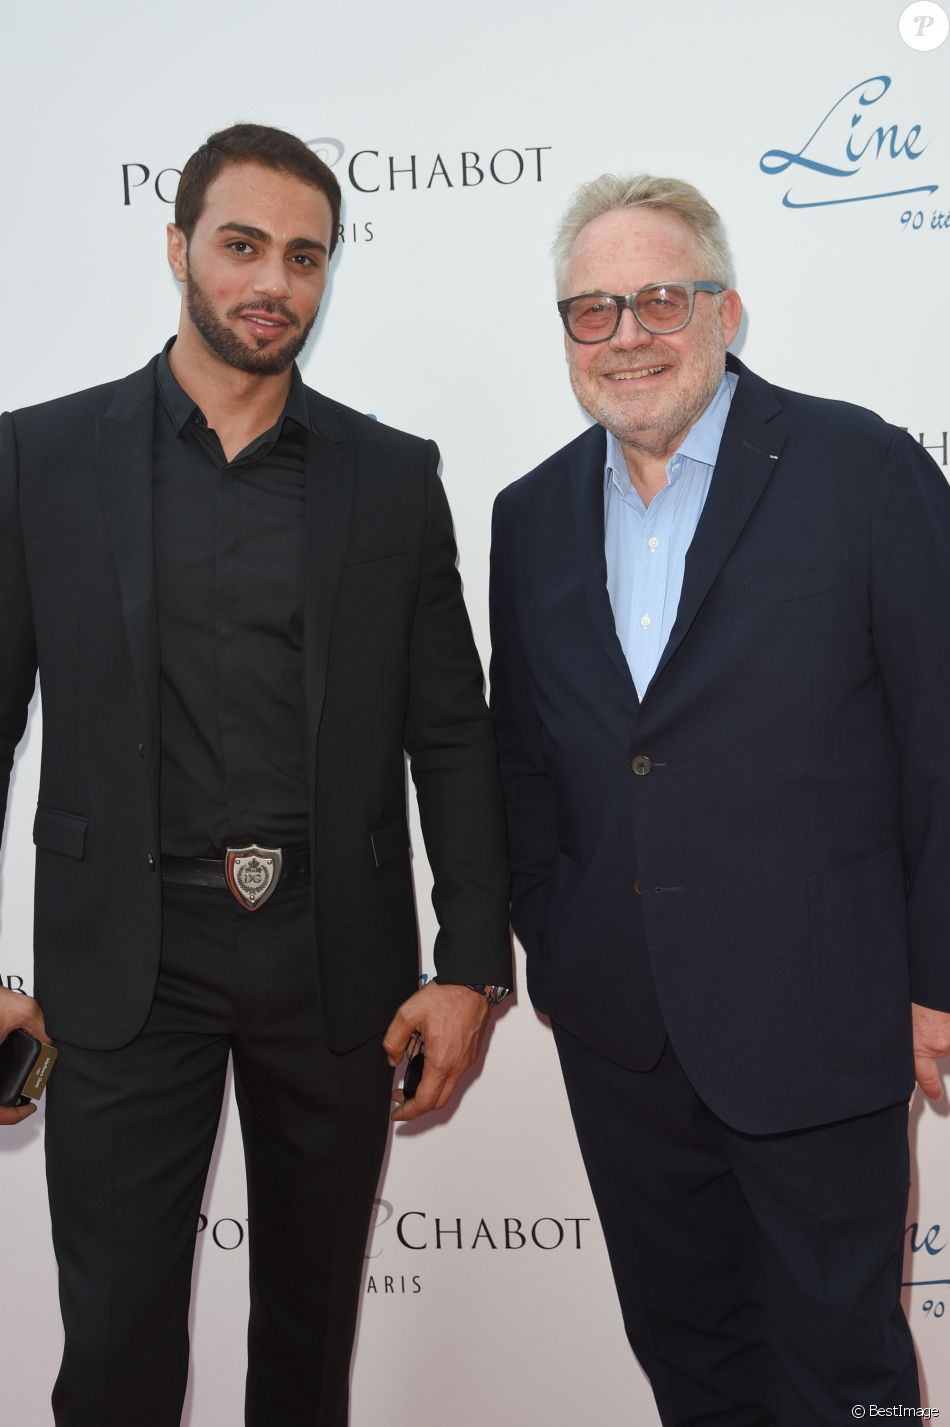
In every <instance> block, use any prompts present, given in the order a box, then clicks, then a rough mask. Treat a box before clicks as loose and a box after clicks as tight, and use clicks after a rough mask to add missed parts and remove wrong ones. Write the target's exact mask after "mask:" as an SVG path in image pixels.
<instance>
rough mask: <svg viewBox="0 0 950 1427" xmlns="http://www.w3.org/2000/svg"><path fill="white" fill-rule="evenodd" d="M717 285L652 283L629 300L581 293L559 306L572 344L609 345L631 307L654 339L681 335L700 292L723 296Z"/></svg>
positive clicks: (606, 294)
mask: <svg viewBox="0 0 950 1427" xmlns="http://www.w3.org/2000/svg"><path fill="white" fill-rule="evenodd" d="M724 291H725V288H724V287H723V286H722V284H721V283H718V282H705V281H704V282H651V283H650V285H649V287H638V288H637V290H636V292H628V293H627V295H626V297H617V296H615V295H614V294H612V293H609V292H582V293H581V294H580V295H579V296H578V297H565V298H562V299H561V301H560V302H559V303H558V305H557V310H558V312H560V314H561V321H562V322H563V323H564V326H565V328H566V330H567V335H568V336H569V337H570V339H571V341H572V342H580V343H582V344H584V345H591V344H592V343H594V342H609V341H610V339H611V337H612V336H613V335H614V333H615V332H616V330H617V328H618V327H619V326H620V319H621V317H622V316H623V310H624V308H625V307H629V309H630V311H631V312H632V313H633V315H634V317H635V318H636V319H637V321H638V322H639V324H640V326H641V327H642V328H643V329H644V331H645V332H652V333H654V334H655V335H660V334H665V333H667V332H681V331H682V330H683V328H684V327H686V326H688V325H689V321H690V318H691V317H692V315H693V299H694V298H695V296H696V293H697V292H724Z"/></svg>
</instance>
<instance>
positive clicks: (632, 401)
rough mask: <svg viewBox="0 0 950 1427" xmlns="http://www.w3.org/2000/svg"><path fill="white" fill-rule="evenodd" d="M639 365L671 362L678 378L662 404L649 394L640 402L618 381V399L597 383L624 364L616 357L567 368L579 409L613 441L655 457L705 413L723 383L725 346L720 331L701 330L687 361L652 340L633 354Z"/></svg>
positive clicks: (673, 444) (667, 450)
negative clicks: (583, 367) (601, 375)
mask: <svg viewBox="0 0 950 1427" xmlns="http://www.w3.org/2000/svg"><path fill="white" fill-rule="evenodd" d="M637 361H638V364H640V365H643V366H651V365H652V366H662V365H667V364H669V365H670V366H671V368H672V370H673V371H674V372H676V374H677V380H676V383H675V385H674V386H673V388H672V390H670V391H669V392H668V393H667V394H666V396H665V398H664V400H663V401H662V402H659V401H655V400H654V399H653V398H652V395H651V393H650V392H649V391H648V390H647V391H644V393H643V398H644V400H643V401H642V403H641V402H640V401H639V400H638V394H637V392H636V389H635V388H636V382H631V383H630V388H633V389H632V390H630V389H628V387H627V384H625V383H618V385H617V391H616V395H614V394H613V393H612V392H611V391H610V389H609V387H608V389H607V390H605V389H604V386H603V385H602V384H601V383H600V382H599V381H598V380H597V373H598V372H604V371H612V370H614V369H615V368H616V367H618V366H622V365H623V359H622V357H620V356H619V355H618V354H611V353H607V354H605V356H604V358H603V360H602V362H600V363H598V364H596V365H595V366H594V367H588V368H587V369H586V370H578V369H575V367H574V365H573V363H571V364H570V365H569V375H570V379H571V386H572V387H573V389H574V395H575V396H576V398H577V400H578V401H579V402H580V404H581V406H582V407H583V408H584V410H585V411H586V412H588V414H589V415H590V416H592V417H593V418H594V420H595V421H596V422H598V423H599V424H600V425H601V426H605V427H606V428H607V430H608V431H612V432H613V434H614V435H615V436H616V437H617V439H618V440H619V441H620V442H621V443H622V444H623V445H627V446H631V447H632V448H633V449H634V450H641V451H646V452H649V453H650V454H653V455H666V454H669V453H671V452H672V451H673V450H674V449H675V447H676V446H677V445H678V444H679V442H680V441H681V440H682V438H683V436H684V435H685V433H686V432H687V431H688V430H689V428H690V427H691V426H692V425H693V423H694V421H696V420H697V418H698V417H699V416H701V415H702V413H703V412H704V411H705V410H706V407H707V406H708V405H709V403H710V402H711V401H712V399H713V397H714V396H715V394H716V389H717V387H718V386H719V383H720V382H721V381H722V374H723V371H724V370H725V364H726V347H725V343H724V342H723V340H722V334H721V333H720V331H719V330H718V327H714V328H711V329H710V330H707V331H704V332H703V333H702V336H701V337H699V340H698V341H697V343H696V346H695V349H694V351H693V353H692V354H691V355H690V357H689V358H688V359H687V360H686V361H684V360H683V357H682V355H681V354H679V353H678V352H674V351H672V350H671V349H670V348H667V347H664V346H663V344H662V342H655V343H653V344H652V345H651V347H650V349H649V350H648V351H642V352H640V353H638V354H637Z"/></svg>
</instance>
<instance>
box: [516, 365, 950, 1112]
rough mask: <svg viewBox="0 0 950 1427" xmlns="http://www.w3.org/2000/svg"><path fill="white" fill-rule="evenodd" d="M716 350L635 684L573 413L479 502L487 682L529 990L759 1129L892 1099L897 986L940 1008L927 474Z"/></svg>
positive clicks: (940, 725) (941, 918)
mask: <svg viewBox="0 0 950 1427" xmlns="http://www.w3.org/2000/svg"><path fill="white" fill-rule="evenodd" d="M729 363H730V366H732V367H733V368H734V369H736V370H738V371H740V373H741V375H740V380H739V385H738V388H737V391H736V394H735V398H734V400H733V403H732V407H731V410H730V414H729V418H728V421H727V423H726V428H725V432H724V434H723V440H722V445H721V447H720V452H719V459H718V461H717V464H716V470H715V474H714V477H713V481H712V485H711V489H710V493H709V497H708V499H707V502H706V506H705V508H704V511H703V514H702V517H701V519H700V522H699V526H698V528H697V531H696V535H695V538H694V540H693V543H692V546H691V547H690V551H689V555H688V558H687V562H686V573H685V579H684V584H683V591H682V597H681V600H680V605H679V610H678V614H677V619H676V623H675V626H674V629H673V632H672V634H671V636H670V640H669V643H668V646H667V648H666V650H665V652H664V654H663V657H662V659H661V661H660V664H659V667H658V669H657V672H656V674H655V676H654V678H653V680H652V681H651V683H650V686H649V688H648V689H647V691H646V693H645V695H644V698H643V700H642V701H641V700H639V699H638V697H637V693H636V690H635V688H634V685H633V681H632V679H631V676H630V673H629V670H628V668H627V664H626V660H625V658H624V655H623V651H622V649H621V646H620V643H619V640H618V638H617V634H616V631H615V628H614V620H613V615H612V611H611V607H610V602H609V597H608V594H607V588H606V564H605V557H604V516H603V510H604V500H603V479H604V458H605V437H604V432H603V430H602V428H600V427H594V428H592V429H590V430H588V431H586V432H585V433H584V434H583V435H582V436H580V437H578V439H577V440H576V441H573V442H572V443H571V444H570V445H569V446H567V447H565V448H564V449H563V450H561V451H559V452H557V453H556V454H555V455H554V456H552V457H550V459H549V460H547V461H545V462H544V463H543V464H542V465H541V466H539V467H538V468H537V469H536V470H534V471H532V472H531V473H530V474H529V475H527V476H525V477H524V478H523V479H522V480H520V481H517V482H516V483H515V484H514V485H513V486H510V487H509V488H508V489H507V490H505V491H503V492H502V494H501V495H500V496H499V497H498V500H497V502H496V507H495V517H494V532H493V548H492V594H491V600H492V624H493V648H494V653H493V659H492V681H491V682H492V702H493V711H494V716H495V721H496V729H497V733H498V738H499V748H500V755H501V762H502V772H503V778H504V783H505V789H506V800H507V813H508V826H509V837H510V845H511V855H512V863H513V904H512V920H513V924H514V927H515V930H516V932H517V933H518V936H519V937H520V939H521V940H522V942H523V943H524V946H525V948H526V951H527V955H528V984H529V989H530V992H531V995H532V998H533V1000H534V1003H535V1005H536V1006H537V1007H538V1008H539V1009H540V1010H542V1011H545V1012H547V1013H548V1014H549V1015H550V1016H551V1017H552V1018H553V1019H554V1020H556V1021H557V1022H559V1023H560V1024H561V1025H563V1026H564V1027H565V1028H566V1029H567V1030H569V1031H571V1032H572V1033H574V1034H575V1035H576V1036H578V1037H580V1038H581V1039H583V1040H584V1041H586V1042H587V1043H589V1044H590V1045H592V1046H594V1047H596V1048H597V1049H598V1050H600V1051H601V1052H602V1053H603V1054H604V1055H606V1056H608V1057H610V1058H612V1059H615V1060H617V1061H619V1062H621V1063H622V1064H626V1065H629V1066H630V1067H632V1068H634V1069H647V1068H649V1067H650V1066H651V1065H652V1064H653V1063H654V1062H655V1061H656V1059H657V1057H658V1056H659V1054H660V1051H661V1049H662V1046H663V1043H664V1039H665V1036H666V1034H667V1032H668V1033H669V1035H670V1037H671V1039H672V1042H673V1045H674V1048H675V1050H676V1052H677V1054H678V1056H679V1058H680V1060H681V1062H682V1063H683V1065H684V1067H685V1069H686V1071H687V1073H688V1074H689V1076H690V1078H691V1079H692V1081H693V1084H694V1085H695V1086H696V1088H697V1090H698V1091H699V1093H700V1094H701V1095H702V1096H703V1098H704V1099H705V1100H706V1101H707V1103H708V1104H709V1105H710V1106H711V1107H712V1109H713V1110H715V1111H716V1112H717V1113H718V1114H719V1115H720V1116H721V1117H722V1118H723V1119H725V1120H726V1121H727V1122H729V1123H730V1124H732V1125H733V1126H735V1127H737V1128H739V1129H742V1130H746V1131H749V1132H752V1133H766V1132H774V1131H780V1130H787V1129H793V1128H796V1127H801V1126H806V1125H815V1124H820V1123H824V1122H827V1121H831V1120H835V1119H839V1118H844V1117H846V1116H850V1115H855V1114H861V1113H865V1112H868V1111H870V1110H873V1109H875V1108H878V1107H880V1106H883V1105H885V1104H889V1103H893V1102H895V1101H897V1100H899V1099H900V1098H901V1097H903V1096H905V1095H907V1094H909V1092H910V1090H911V1088H912V1084H913V1070H912V1055H911V1036H910V1002H911V999H913V1000H915V1001H918V1002H921V1003H922V1004H925V1005H929V1006H933V1007H937V1008H940V1009H944V1010H947V1009H950V955H948V946H947V937H948V930H950V487H948V485H947V483H946V481H945V479H944V477H943V475H942V473H941V472H940V470H939V469H938V467H937V466H936V465H935V464H934V462H933V461H932V460H931V458H930V457H929V456H928V455H927V454H926V452H924V451H923V450H922V449H921V447H920V446H919V445H918V444H917V443H915V442H914V441H913V440H912V439H911V438H910V437H908V436H907V435H906V434H905V433H904V432H902V431H899V430H897V429H896V428H895V427H892V426H889V425H887V424H886V423H885V422H883V421H881V420H880V419H879V418H878V417H876V416H874V415H873V414H871V413H870V412H867V411H864V410H861V409H859V408H857V407H853V406H848V405H845V404H843V403H840V402H831V401H821V400H818V399H816V398H814V397H808V396H802V395H800V394H797V393H794V392H789V391H782V390H780V389H778V388H775V387H772V386H770V385H769V384H768V383H766V382H764V381H762V380H761V379H760V378H759V377H757V376H755V375H754V374H753V373H752V372H750V371H748V370H747V369H745V368H744V367H742V365H741V363H738V362H735V360H734V359H733V358H731V357H730V359H729ZM643 759H647V760H649V763H644V762H643V761H642V760H643ZM634 760H640V761H638V762H637V764H636V766H637V767H638V768H639V769H640V770H641V771H640V772H636V771H634ZM645 768H648V770H649V771H643V770H644V769H645Z"/></svg>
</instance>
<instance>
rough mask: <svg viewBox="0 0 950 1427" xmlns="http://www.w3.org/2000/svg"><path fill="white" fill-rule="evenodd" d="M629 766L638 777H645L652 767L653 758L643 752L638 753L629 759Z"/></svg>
mask: <svg viewBox="0 0 950 1427" xmlns="http://www.w3.org/2000/svg"><path fill="white" fill-rule="evenodd" d="M630 767H631V769H632V770H633V772H634V773H636V775H637V777H638V778H645V777H646V776H647V774H648V773H649V772H650V770H651V769H652V767H653V759H652V758H648V757H647V755H646V754H645V753H638V754H637V756H636V758H632V759H631V760H630Z"/></svg>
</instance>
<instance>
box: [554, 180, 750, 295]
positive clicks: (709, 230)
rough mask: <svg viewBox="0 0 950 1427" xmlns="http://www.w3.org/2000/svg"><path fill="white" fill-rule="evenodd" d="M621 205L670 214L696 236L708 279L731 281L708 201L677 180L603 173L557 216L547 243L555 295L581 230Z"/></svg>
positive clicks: (726, 250) (724, 247)
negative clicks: (555, 225) (549, 243)
mask: <svg viewBox="0 0 950 1427" xmlns="http://www.w3.org/2000/svg"><path fill="white" fill-rule="evenodd" d="M623 208H653V209H659V210H661V211H665V212H667V213H672V214H674V215H675V216H676V217H677V218H679V219H680V220H681V221H682V222H683V223H685V224H686V226H687V228H689V229H690V230H691V231H692V232H693V233H694V234H695V236H696V239H697V241H698V242H699V246H700V247H701V249H702V251H703V256H704V257H705V259H706V263H707V265H708V268H709V272H708V274H706V275H707V276H708V277H710V278H713V279H715V281H716V282H721V283H722V285H723V287H731V285H732V258H731V256H730V253H729V244H728V242H727V241H726V231H725V228H724V227H723V224H722V219H721V218H720V217H719V214H718V213H717V212H716V210H715V208H713V206H712V204H711V203H709V202H707V200H706V199H705V198H704V197H703V195H702V194H701V193H700V191H699V189H698V188H694V187H693V185H692V184H691V183H684V182H683V181H682V180H681V179H678V178H656V177H654V176H653V175H652V174H649V173H635V174H627V175H621V174H615V173H602V174H601V175H600V177H599V178H594V179H591V181H590V182H589V183H582V184H581V186H580V188H579V189H578V190H577V192H576V193H575V194H574V197H573V198H572V199H571V202H570V206H569V207H568V209H567V212H566V213H565V214H564V217H563V218H562V219H561V222H560V226H559V227H558V230H557V236H556V237H555V239H554V242H553V244H552V245H551V253H552V255H553V257H554V277H555V281H556V283H557V291H558V296H559V297H560V296H563V294H564V284H565V282H566V281H567V269H568V264H569V263H570V258H571V249H572V248H573V246H574V242H575V240H576V238H577V236H578V234H579V233H580V231H581V229H582V228H585V227H586V226H587V224H588V223H590V222H591V221H592V220H593V219H594V218H600V217H601V215H602V214H604V213H612V212H614V211H616V210H617V209H623Z"/></svg>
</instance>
